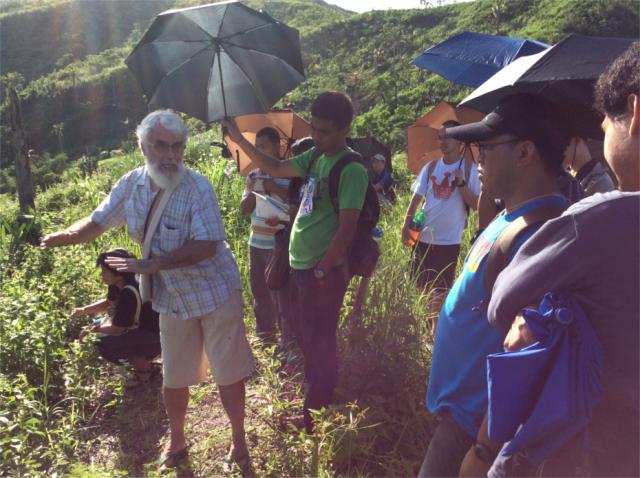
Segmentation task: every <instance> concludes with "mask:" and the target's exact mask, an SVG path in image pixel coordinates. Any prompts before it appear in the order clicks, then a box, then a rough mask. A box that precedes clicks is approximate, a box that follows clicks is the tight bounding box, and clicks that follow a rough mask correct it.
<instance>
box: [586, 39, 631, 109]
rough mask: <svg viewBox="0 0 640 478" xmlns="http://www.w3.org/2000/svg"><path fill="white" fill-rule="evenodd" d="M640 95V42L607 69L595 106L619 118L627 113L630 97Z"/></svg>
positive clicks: (603, 74)
mask: <svg viewBox="0 0 640 478" xmlns="http://www.w3.org/2000/svg"><path fill="white" fill-rule="evenodd" d="M632 94H635V95H640V42H638V41H636V42H633V43H632V44H631V46H630V47H629V48H627V50H626V51H625V52H624V53H623V54H622V55H620V56H619V57H618V58H616V59H615V60H614V62H613V63H611V65H609V67H608V68H607V69H606V71H605V72H604V73H602V75H600V78H598V82H597V83H596V87H595V106H596V108H597V109H598V110H599V111H600V112H601V113H603V114H605V115H609V116H617V115H620V114H622V113H624V112H625V111H627V98H628V97H629V95H632Z"/></svg>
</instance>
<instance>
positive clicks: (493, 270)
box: [484, 205, 564, 296]
mask: <svg viewBox="0 0 640 478" xmlns="http://www.w3.org/2000/svg"><path fill="white" fill-rule="evenodd" d="M563 211H564V208H563V207H560V206H555V205H551V206H542V207H539V208H536V209H534V210H533V211H530V212H528V213H525V214H523V215H522V216H520V217H519V218H517V219H515V220H514V221H513V222H512V223H511V224H509V225H508V226H507V227H506V228H505V229H504V230H503V231H502V232H501V233H500V234H499V235H498V238H497V239H496V241H495V242H494V243H493V244H492V245H491V249H489V253H488V254H487V266H486V268H485V271H484V283H485V286H486V288H487V292H488V293H489V296H490V295H491V291H492V290H493V285H494V284H495V282H496V279H497V278H498V274H500V272H502V270H503V269H504V268H505V267H507V265H508V264H509V260H510V259H511V251H512V250H513V246H514V245H515V244H516V243H517V242H518V239H520V237H522V234H524V233H525V232H526V231H527V230H529V229H530V228H532V227H535V226H537V225H540V224H542V223H544V222H546V221H548V220H550V219H554V218H556V217H558V216H560V215H561V214H562V213H563Z"/></svg>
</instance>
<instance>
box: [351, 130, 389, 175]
mask: <svg viewBox="0 0 640 478" xmlns="http://www.w3.org/2000/svg"><path fill="white" fill-rule="evenodd" d="M347 145H348V146H349V147H350V148H351V149H353V150H354V151H357V152H358V153H360V154H361V155H362V157H363V158H364V160H365V161H366V162H367V163H370V162H371V158H373V156H374V155H376V154H382V155H383V156H384V159H385V163H384V169H385V170H387V171H389V172H390V173H391V172H393V167H392V165H391V150H390V149H389V147H388V146H386V145H384V144H382V143H381V142H380V141H378V140H377V139H376V138H374V137H373V136H365V137H363V138H347Z"/></svg>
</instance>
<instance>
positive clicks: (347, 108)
mask: <svg viewBox="0 0 640 478" xmlns="http://www.w3.org/2000/svg"><path fill="white" fill-rule="evenodd" d="M311 116H315V117H316V118H319V119H321V120H325V121H331V122H332V123H333V125H334V126H335V127H336V128H338V129H342V128H346V127H347V126H349V125H350V124H351V121H352V120H353V104H352V103H351V98H349V97H348V96H347V95H346V94H344V93H341V92H339V91H325V92H324V93H320V94H319V95H318V96H317V97H316V99H315V100H313V103H312V104H311Z"/></svg>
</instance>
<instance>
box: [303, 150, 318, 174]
mask: <svg viewBox="0 0 640 478" xmlns="http://www.w3.org/2000/svg"><path fill="white" fill-rule="evenodd" d="M320 156H322V153H321V152H320V150H318V148H316V147H314V148H313V153H311V158H309V164H308V165H307V170H306V171H305V173H304V179H305V180H307V179H309V173H310V172H311V168H312V167H313V165H314V163H315V162H316V160H317V159H318V158H319V157H320Z"/></svg>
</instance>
